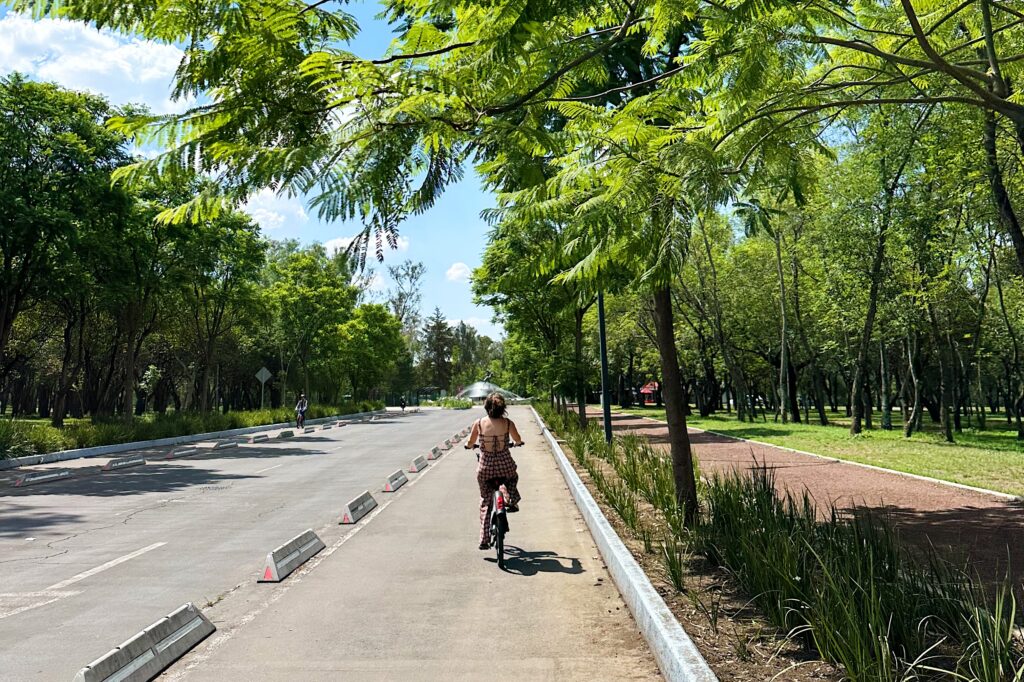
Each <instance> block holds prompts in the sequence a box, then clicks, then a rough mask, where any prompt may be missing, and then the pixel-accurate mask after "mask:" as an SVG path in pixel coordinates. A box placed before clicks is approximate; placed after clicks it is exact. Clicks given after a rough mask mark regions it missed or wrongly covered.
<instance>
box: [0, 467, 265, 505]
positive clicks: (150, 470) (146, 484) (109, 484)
mask: <svg viewBox="0 0 1024 682" xmlns="http://www.w3.org/2000/svg"><path fill="white" fill-rule="evenodd" d="M249 478H261V476H254V475H247V474H226V473H221V472H217V471H213V470H210V469H206V468H203V467H198V466H188V465H185V464H182V463H180V462H174V461H170V462H165V461H156V462H152V461H151V462H148V463H147V464H146V465H145V466H138V467H131V468H129V469H122V470H120V471H114V472H110V473H104V474H97V475H93V476H82V477H80V478H69V479H65V480H63V481H55V482H53V483H46V484H43V485H37V486H32V487H31V488H24V489H17V490H13V491H11V490H4V491H0V498H5V499H17V498H19V497H30V496H31V497H35V496H43V495H68V496H73V495H78V496H83V497H119V496H125V495H142V494H145V493H174V492H179V491H182V490H186V489H191V488H197V487H201V488H208V487H210V486H222V485H224V484H227V483H231V482H233V481H240V480H244V479H249Z"/></svg>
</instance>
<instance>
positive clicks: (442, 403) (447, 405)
mask: <svg viewBox="0 0 1024 682" xmlns="http://www.w3.org/2000/svg"><path fill="white" fill-rule="evenodd" d="M423 405H424V406H426V407H442V408H444V409H446V410H468V409H469V408H471V407H473V401H472V400H464V399H462V398H440V399H439V400H426V401H424V402H423Z"/></svg>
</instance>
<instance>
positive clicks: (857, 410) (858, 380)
mask: <svg viewBox="0 0 1024 682" xmlns="http://www.w3.org/2000/svg"><path fill="white" fill-rule="evenodd" d="M887 233H888V220H886V219H884V218H883V222H882V224H881V225H880V226H879V228H878V238H877V241H876V242H875V254H874V258H873V259H872V261H871V286H870V289H869V290H868V312H867V315H866V316H865V318H864V329H863V330H862V332H861V337H860V345H859V347H858V349H857V362H856V364H855V365H854V368H853V382H852V385H851V387H850V403H851V406H852V408H853V415H852V416H853V421H852V422H851V424H850V433H851V434H854V435H856V434H858V433H860V432H861V419H862V418H863V408H862V400H861V392H862V391H863V384H864V379H865V374H866V373H867V362H868V345H869V344H870V343H871V333H872V331H873V329H874V325H875V314H876V313H877V311H878V287H879V284H880V280H881V277H880V274H881V272H882V262H883V261H884V259H885V239H886V235H887Z"/></svg>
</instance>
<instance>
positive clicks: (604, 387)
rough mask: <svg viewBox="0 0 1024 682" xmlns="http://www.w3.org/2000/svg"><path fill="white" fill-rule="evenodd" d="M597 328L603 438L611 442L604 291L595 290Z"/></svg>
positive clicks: (610, 408) (610, 407)
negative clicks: (599, 342)
mask: <svg viewBox="0 0 1024 682" xmlns="http://www.w3.org/2000/svg"><path fill="white" fill-rule="evenodd" d="M597 329H598V337H599V338H600V339H601V413H602V416H603V417H604V440H605V442H606V443H611V442H612V406H611V403H610V401H609V398H608V338H607V335H606V334H605V330H604V291H599V292H597ZM584 409H585V408H584Z"/></svg>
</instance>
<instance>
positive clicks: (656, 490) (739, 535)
mask: <svg viewBox="0 0 1024 682" xmlns="http://www.w3.org/2000/svg"><path fill="white" fill-rule="evenodd" d="M551 413H552V414H555V413H554V411H553V410H552V411H551ZM559 417H560V416H558V415H556V416H555V417H552V418H553V419H557V418H559ZM564 421H565V422H566V423H565V424H564V425H563V426H562V429H563V430H562V431H561V433H562V434H563V435H564V437H565V439H566V444H567V445H568V446H569V447H570V448H571V449H572V451H573V453H574V455H575V458H576V461H577V462H578V463H579V465H580V466H581V468H583V469H585V470H586V471H587V472H588V473H589V474H590V478H591V481H592V483H593V486H594V487H595V488H596V489H597V491H598V492H599V493H600V495H601V496H602V497H604V498H605V500H606V501H607V502H608V504H609V506H611V507H612V508H613V509H615V511H616V513H617V514H618V515H619V516H620V517H622V520H623V522H624V523H625V524H626V525H627V526H628V527H629V528H630V529H631V530H632V531H633V532H634V534H635V535H637V536H638V537H641V539H643V540H644V545H645V550H646V551H651V547H650V546H651V544H652V543H651V532H652V530H651V529H650V528H649V527H648V526H646V525H645V524H644V521H643V519H642V517H641V516H640V514H639V501H640V500H641V499H642V500H645V501H646V502H647V503H649V504H650V505H651V506H653V507H654V508H655V509H656V510H658V511H659V512H661V515H662V518H663V520H664V522H665V523H664V539H663V541H662V542H661V543H660V547H659V549H660V550H661V555H660V559H661V563H662V566H663V567H664V571H665V575H666V578H667V580H668V582H670V583H671V584H672V585H673V587H674V588H675V589H676V590H678V591H680V592H685V591H686V587H685V570H686V566H687V565H688V563H689V559H690V557H691V556H694V555H702V556H704V557H705V558H706V559H707V560H708V561H709V562H710V563H711V564H713V565H716V566H720V567H722V568H724V569H726V570H727V571H728V573H729V574H730V575H732V577H733V578H734V579H735V581H736V583H737V584H738V585H739V587H740V588H742V589H743V591H745V592H746V593H747V594H749V595H750V596H751V598H752V601H753V602H754V603H755V604H756V605H757V606H758V608H759V610H760V611H761V612H762V613H763V614H764V615H765V617H766V618H767V619H768V620H769V621H771V622H772V623H773V624H775V625H776V626H778V627H779V628H780V629H781V630H782V631H783V632H785V633H788V635H789V636H790V637H791V638H793V639H794V640H796V641H798V642H800V643H801V644H803V645H804V647H805V648H807V649H808V650H809V651H811V652H814V653H815V654H816V655H818V656H820V657H821V658H822V659H823V660H826V661H829V662H831V663H834V664H836V665H838V666H839V667H840V668H841V669H842V671H843V673H844V675H845V678H846V679H849V680H852V681H854V682H897V681H899V682H903V681H906V680H958V681H963V682H1005V681H1014V682H1024V641H1022V637H1021V630H1020V628H1019V626H1020V620H1021V619H1020V613H1019V609H1018V608H1017V604H1018V601H1017V595H1016V594H1015V593H1014V592H1013V590H1011V589H1010V588H1009V587H1007V586H1004V587H1002V588H1000V589H998V590H997V591H996V593H995V595H994V598H993V592H992V591H991V590H989V589H986V586H985V584H984V583H982V582H981V580H980V579H979V578H978V577H977V576H976V575H974V574H973V573H970V572H969V571H968V570H967V569H966V568H964V567H961V566H957V565H954V564H952V563H950V562H947V561H944V560H942V558H941V557H939V556H938V554H937V553H936V552H935V551H934V550H927V551H925V550H922V551H911V550H909V549H908V548H907V546H905V545H904V543H903V542H902V541H901V540H900V538H899V536H898V534H897V533H896V532H895V530H894V529H893V526H892V525H891V523H889V521H888V519H886V518H884V517H880V516H878V515H875V514H872V513H870V512H868V511H867V510H858V509H854V510H847V511H840V510H839V509H837V508H836V507H835V506H834V505H833V506H830V507H828V508H827V509H821V508H819V507H818V506H817V505H816V504H815V503H814V502H813V500H812V499H811V498H810V496H809V495H808V494H806V493H805V494H801V495H794V494H792V493H790V492H783V493H781V494H780V492H779V488H778V486H777V485H776V480H775V476H774V473H773V472H772V471H771V470H770V469H768V468H766V467H764V466H760V467H755V468H754V469H753V471H751V472H750V473H749V474H748V473H739V472H733V473H731V474H729V475H716V476H712V477H711V478H710V480H706V481H703V482H702V483H701V484H700V488H699V493H700V498H701V510H700V513H699V514H698V521H697V523H696V525H694V526H693V527H686V526H685V525H684V514H683V510H682V509H681V508H680V507H679V506H678V503H677V501H676V497H675V485H674V476H673V473H672V463H671V461H670V460H669V459H668V458H667V457H666V456H665V455H664V453H663V452H662V451H661V450H660V449H658V448H655V447H652V446H651V445H650V444H649V443H648V442H646V441H645V440H642V439H640V438H637V437H635V436H626V437H622V438H618V439H616V440H615V442H613V443H612V444H606V443H605V442H604V439H603V437H602V434H601V431H600V430H599V429H597V428H588V429H586V430H583V429H579V427H578V426H577V425H576V424H575V420H573V419H568V420H564ZM549 423H550V422H549ZM612 472H614V475H613V473H612ZM698 478H699V477H698Z"/></svg>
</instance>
